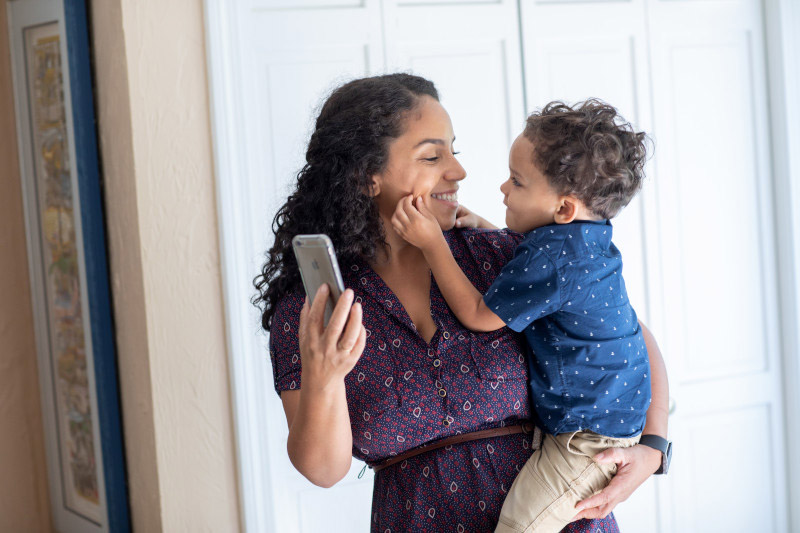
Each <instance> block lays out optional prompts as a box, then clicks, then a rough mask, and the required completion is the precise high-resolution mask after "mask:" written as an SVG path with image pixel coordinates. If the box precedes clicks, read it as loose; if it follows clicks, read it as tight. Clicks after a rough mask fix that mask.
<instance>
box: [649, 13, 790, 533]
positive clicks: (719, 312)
mask: <svg viewBox="0 0 800 533" xmlns="http://www.w3.org/2000/svg"><path fill="white" fill-rule="evenodd" d="M763 9H764V6H763V5H762V3H761V2H760V1H758V0H742V1H736V0H731V1H726V2H705V1H698V2H667V1H650V2H649V10H648V24H649V27H650V31H651V32H652V39H651V50H652V63H651V65H652V79H653V102H654V116H655V118H654V121H655V132H656V142H657V153H656V158H655V165H656V169H657V172H656V176H655V185H656V188H657V190H658V213H659V215H660V224H661V226H662V237H663V238H662V241H661V263H662V277H661V279H660V280H659V281H660V282H661V283H663V288H664V290H663V293H664V315H663V316H664V329H663V335H662V336H661V337H662V338H661V341H662V343H663V347H664V351H665V353H666V354H668V356H669V357H670V360H669V363H670V378H671V380H670V385H671V389H672V394H673V396H674V398H675V400H676V404H677V409H676V412H675V415H674V416H673V417H672V419H671V420H670V422H671V426H672V427H671V435H672V437H674V438H675V440H676V441H677V442H678V443H679V444H678V445H677V446H676V448H675V456H674V464H675V469H674V470H673V472H672V473H671V475H670V476H669V479H668V481H669V482H670V484H671V486H672V491H671V498H669V501H671V505H670V506H669V507H665V508H664V509H663V516H664V519H665V523H667V524H669V525H670V528H671V530H674V531H682V532H693V531H697V532H701V531H742V532H744V531H786V530H787V502H786V492H787V484H786V478H785V475H784V472H785V467H786V459H785V448H784V433H783V422H784V416H783V409H782V400H781V375H780V373H781V370H780V369H781V356H780V349H781V348H780V345H779V342H778V339H779V337H778V331H777V324H778V320H777V318H778V317H777V311H778V310H777V298H776V290H777V287H776V286H775V280H777V279H778V276H777V271H776V261H775V258H776V254H775V227H774V224H775V220H774V219H773V213H774V209H773V207H772V198H771V190H772V176H771V169H770V148H769V128H768V124H767V116H768V102H767V90H766V72H765V70H766V69H765V57H766V53H765V48H764V35H763V24H764V23H763V18H762V12H763ZM754 437H755V438H756V439H757V443H756V442H754V440H753V438H754Z"/></svg>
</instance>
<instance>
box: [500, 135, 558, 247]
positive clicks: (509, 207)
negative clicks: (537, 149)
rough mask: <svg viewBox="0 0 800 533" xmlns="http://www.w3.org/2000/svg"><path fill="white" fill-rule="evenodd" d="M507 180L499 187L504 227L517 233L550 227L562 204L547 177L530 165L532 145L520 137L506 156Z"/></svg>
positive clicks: (531, 161) (531, 162)
mask: <svg viewBox="0 0 800 533" xmlns="http://www.w3.org/2000/svg"><path fill="white" fill-rule="evenodd" d="M508 168H509V171H510V175H509V178H508V180H506V181H505V183H503V184H502V185H501V186H500V191H501V192H502V193H503V195H504V196H505V198H504V199H503V203H504V204H505V205H506V226H508V228H509V229H511V230H514V231H516V232H518V233H526V232H528V231H532V230H534V229H536V228H539V227H542V226H546V225H548V224H553V223H554V222H555V221H556V213H557V212H558V211H559V208H560V207H561V205H562V196H561V195H559V194H558V193H557V192H556V191H555V190H554V189H553V188H552V187H551V186H550V184H549V183H548V182H547V177H545V175H544V174H543V173H542V171H541V170H539V169H538V168H537V167H536V165H535V164H534V163H533V143H532V142H531V141H529V140H528V139H527V138H526V137H525V136H524V135H522V134H520V135H519V136H518V137H517V138H516V140H514V144H512V145H511V152H510V153H509V155H508Z"/></svg>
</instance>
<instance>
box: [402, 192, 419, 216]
mask: <svg viewBox="0 0 800 533" xmlns="http://www.w3.org/2000/svg"><path fill="white" fill-rule="evenodd" d="M415 211H416V209H415V208H414V196H413V195H411V194H409V195H408V196H406V197H405V198H403V212H404V213H405V214H406V216H407V217H409V218H411V216H413V214H414V212H415Z"/></svg>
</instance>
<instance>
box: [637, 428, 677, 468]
mask: <svg viewBox="0 0 800 533" xmlns="http://www.w3.org/2000/svg"><path fill="white" fill-rule="evenodd" d="M639 444H644V445H645V446H647V447H648V448H653V449H654V450H658V451H660V452H661V466H660V467H659V468H658V470H656V471H655V472H654V474H666V473H667V471H669V462H670V460H671V459H672V442H670V441H668V440H667V439H665V438H664V437H659V436H658V435H642V436H641V438H640V439H639Z"/></svg>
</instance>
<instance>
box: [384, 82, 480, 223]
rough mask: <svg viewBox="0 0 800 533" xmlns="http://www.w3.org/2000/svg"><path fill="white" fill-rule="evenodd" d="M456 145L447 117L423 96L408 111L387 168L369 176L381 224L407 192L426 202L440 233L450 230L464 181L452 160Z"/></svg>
mask: <svg viewBox="0 0 800 533" xmlns="http://www.w3.org/2000/svg"><path fill="white" fill-rule="evenodd" d="M454 141H455V135H453V125H452V123H451V122H450V115H448V114H447V111H445V110H444V108H443V107H442V105H441V104H440V103H439V102H437V101H436V100H435V99H433V98H431V97H430V96H423V97H422V98H421V99H420V102H419V105H418V106H417V107H416V108H415V109H413V110H412V111H410V112H409V114H408V118H407V119H406V129H405V132H404V133H403V134H402V135H401V136H400V137H398V138H397V139H395V140H394V141H393V142H392V143H391V144H390V145H389V161H388V163H387V165H386V169H385V170H384V171H383V172H381V173H380V174H376V175H375V176H373V182H374V184H375V190H374V193H375V201H376V202H377V204H378V210H379V211H380V214H381V217H382V218H383V219H384V220H389V219H390V218H391V216H392V214H393V213H394V211H395V208H396V207H397V203H398V202H399V201H400V199H402V198H403V197H405V196H408V195H409V194H411V195H413V196H414V198H415V199H416V198H418V197H420V196H422V197H424V198H425V200H427V201H428V205H429V206H430V207H431V210H432V211H433V213H434V215H435V216H436V219H437V220H438V221H439V225H440V226H441V228H442V229H443V230H448V229H452V228H453V226H454V225H455V221H456V210H457V208H458V193H457V191H458V182H459V181H461V180H463V179H464V178H465V177H466V172H465V171H464V168H463V167H462V166H461V164H460V163H459V162H458V160H457V159H456V158H455V154H454V148H453V142H454ZM388 227H391V226H388ZM388 227H387V229H388Z"/></svg>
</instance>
